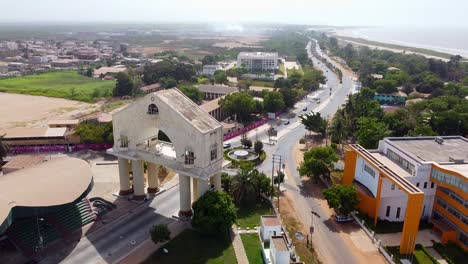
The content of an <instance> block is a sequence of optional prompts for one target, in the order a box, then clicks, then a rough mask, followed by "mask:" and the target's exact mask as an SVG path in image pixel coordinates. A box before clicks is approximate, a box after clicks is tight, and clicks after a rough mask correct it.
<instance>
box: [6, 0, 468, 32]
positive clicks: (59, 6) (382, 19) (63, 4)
mask: <svg viewBox="0 0 468 264" xmlns="http://www.w3.org/2000/svg"><path fill="white" fill-rule="evenodd" d="M0 6H1V7H2V10H3V12H0V23H28V22H29V23H31V22H41V23H52V24H53V23H57V22H66V23H83V22H88V23H116V24H118V23H202V24H203V23H213V22H215V23H231V24H232V23H234V24H236V23H239V24H243V23H278V24H308V25H332V26H357V27H382V26H384V27H401V26H405V27H425V28H427V27H436V28H447V27H451V28H467V27H468V20H465V21H460V19H459V18H460V17H464V15H465V13H464V12H465V10H468V1H463V0H446V1H444V2H442V3H441V2H440V1H437V0H413V1H411V2H409V1H406V0H394V1H389V0H385V1H375V0H354V1H349V0H329V1H326V2H325V1H318V0H289V1H280V0H269V1H263V0H262V1H256V2H254V1H248V0H238V1H236V2H231V1H229V2H228V1H215V0H199V1H182V0H154V1H151V0H132V1H129V0H100V1H94V0H82V1H71V0H43V1H38V0H22V1H11V0H0ZM5 11H6V12H5Z"/></svg>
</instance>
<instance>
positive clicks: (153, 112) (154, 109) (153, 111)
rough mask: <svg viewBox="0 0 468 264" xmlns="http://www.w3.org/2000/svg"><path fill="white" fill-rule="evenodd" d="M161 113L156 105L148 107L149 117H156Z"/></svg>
mask: <svg viewBox="0 0 468 264" xmlns="http://www.w3.org/2000/svg"><path fill="white" fill-rule="evenodd" d="M158 113H159V109H158V107H157V106H156V105H155V104H150V105H148V115H156V114H158Z"/></svg>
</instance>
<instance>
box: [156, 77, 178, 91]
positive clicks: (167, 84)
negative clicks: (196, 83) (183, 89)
mask: <svg viewBox="0 0 468 264" xmlns="http://www.w3.org/2000/svg"><path fill="white" fill-rule="evenodd" d="M159 84H161V86H162V87H163V88H165V89H169V88H174V87H176V86H177V81H176V80H175V79H174V78H173V77H162V78H161V79H159Z"/></svg>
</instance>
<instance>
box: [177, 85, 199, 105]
mask: <svg viewBox="0 0 468 264" xmlns="http://www.w3.org/2000/svg"><path fill="white" fill-rule="evenodd" d="M179 89H180V91H181V92H182V93H183V94H185V95H186V96H187V97H188V98H190V99H191V100H192V101H194V102H195V103H196V104H201V103H202V101H203V99H204V98H205V95H204V94H203V92H202V91H200V90H198V88H197V87H193V86H182V87H180V88H179Z"/></svg>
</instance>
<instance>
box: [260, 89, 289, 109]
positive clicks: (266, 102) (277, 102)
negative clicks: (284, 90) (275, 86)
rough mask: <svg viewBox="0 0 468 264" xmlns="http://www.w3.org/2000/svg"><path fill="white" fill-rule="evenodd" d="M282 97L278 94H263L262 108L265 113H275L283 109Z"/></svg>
mask: <svg viewBox="0 0 468 264" xmlns="http://www.w3.org/2000/svg"><path fill="white" fill-rule="evenodd" d="M285 106H286V105H285V103H284V100H283V96H281V93H279V92H265V93H264V96H263V107H264V109H265V111H267V112H270V113H276V112H278V111H281V110H283V109H284V107H285Z"/></svg>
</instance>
